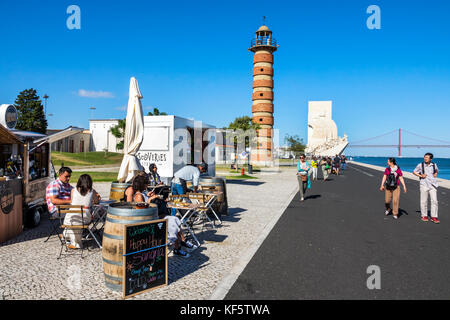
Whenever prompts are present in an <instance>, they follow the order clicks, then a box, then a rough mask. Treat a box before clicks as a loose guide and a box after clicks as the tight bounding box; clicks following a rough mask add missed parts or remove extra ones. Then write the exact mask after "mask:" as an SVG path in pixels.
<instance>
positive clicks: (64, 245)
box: [57, 205, 101, 259]
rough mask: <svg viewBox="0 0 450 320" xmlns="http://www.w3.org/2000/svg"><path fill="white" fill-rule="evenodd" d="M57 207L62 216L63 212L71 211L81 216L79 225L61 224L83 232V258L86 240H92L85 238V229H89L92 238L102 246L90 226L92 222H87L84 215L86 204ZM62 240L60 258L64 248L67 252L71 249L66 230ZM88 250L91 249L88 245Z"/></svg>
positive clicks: (63, 226)
mask: <svg viewBox="0 0 450 320" xmlns="http://www.w3.org/2000/svg"><path fill="white" fill-rule="evenodd" d="M57 208H58V213H59V215H60V216H61V214H67V213H71V214H79V215H80V217H81V220H80V223H81V224H79V225H78V224H77V225H66V224H61V228H62V229H63V230H72V231H73V232H78V233H79V234H81V243H82V245H81V248H80V249H81V258H84V257H83V251H84V241H87V240H90V239H86V238H83V233H84V232H85V231H87V232H88V233H89V234H90V235H91V236H92V238H93V239H94V240H95V242H96V243H97V245H98V247H99V248H101V245H100V243H99V242H98V240H97V238H96V237H95V235H94V234H93V233H92V230H91V229H90V228H89V225H90V223H87V224H86V223H85V222H84V216H85V213H84V211H85V209H84V206H82V205H59V206H57ZM60 240H61V250H60V252H59V256H58V259H60V258H61V255H62V250H63V248H65V252H67V251H68V250H69V248H68V243H67V239H66V236H65V232H62V233H61V237H60ZM88 250H89V247H88ZM68 255H70V254H68Z"/></svg>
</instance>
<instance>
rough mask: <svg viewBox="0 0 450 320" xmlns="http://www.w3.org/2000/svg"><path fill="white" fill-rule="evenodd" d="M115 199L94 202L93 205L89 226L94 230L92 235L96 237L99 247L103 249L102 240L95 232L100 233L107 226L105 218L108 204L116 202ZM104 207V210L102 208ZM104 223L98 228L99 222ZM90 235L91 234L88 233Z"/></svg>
mask: <svg viewBox="0 0 450 320" xmlns="http://www.w3.org/2000/svg"><path fill="white" fill-rule="evenodd" d="M114 202H115V200H100V202H99V203H98V204H94V205H93V206H92V208H93V209H92V219H93V220H92V222H91V224H90V226H89V230H90V231H91V232H92V236H93V238H94V241H95V242H96V243H97V245H98V246H99V248H100V249H101V248H102V246H101V245H100V242H99V241H98V239H97V238H96V237H95V234H98V233H100V232H101V231H102V230H103V227H104V226H105V219H106V215H107V214H108V210H107V208H108V206H109V205H110V204H111V203H114ZM102 209H104V210H102ZM100 223H101V224H102V225H101V227H100V228H98V225H99V224H100ZM88 236H89V235H88ZM88 236H87V237H86V240H88Z"/></svg>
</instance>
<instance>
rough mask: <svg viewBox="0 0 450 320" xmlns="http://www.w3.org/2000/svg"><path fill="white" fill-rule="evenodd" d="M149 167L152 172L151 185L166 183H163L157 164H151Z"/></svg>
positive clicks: (150, 176) (150, 174)
mask: <svg viewBox="0 0 450 320" xmlns="http://www.w3.org/2000/svg"><path fill="white" fill-rule="evenodd" d="M148 169H149V171H150V173H149V174H148V176H149V178H150V185H151V186H159V185H163V184H164V183H162V181H161V177H160V176H159V174H158V168H157V167H156V164H154V163H152V164H150V166H149V168H148Z"/></svg>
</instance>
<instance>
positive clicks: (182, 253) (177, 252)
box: [173, 249, 190, 258]
mask: <svg viewBox="0 0 450 320" xmlns="http://www.w3.org/2000/svg"><path fill="white" fill-rule="evenodd" d="M173 254H175V255H177V256H180V257H183V258H189V257H190V254H189V253H187V252H186V251H183V250H181V249H173Z"/></svg>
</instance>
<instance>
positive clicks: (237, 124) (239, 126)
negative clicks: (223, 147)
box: [227, 116, 260, 160]
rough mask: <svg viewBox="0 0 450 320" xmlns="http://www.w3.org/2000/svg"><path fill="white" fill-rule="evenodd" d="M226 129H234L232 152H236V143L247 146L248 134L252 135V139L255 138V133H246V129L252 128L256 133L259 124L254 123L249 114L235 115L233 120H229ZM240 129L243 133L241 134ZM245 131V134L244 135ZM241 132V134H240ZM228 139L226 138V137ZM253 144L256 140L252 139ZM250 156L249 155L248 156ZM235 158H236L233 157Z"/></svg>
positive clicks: (248, 142)
mask: <svg viewBox="0 0 450 320" xmlns="http://www.w3.org/2000/svg"><path fill="white" fill-rule="evenodd" d="M228 129H231V130H235V134H236V135H235V136H234V141H233V142H234V154H235V155H236V154H237V146H238V144H241V145H242V144H244V143H245V147H246V148H247V147H249V145H250V141H249V140H250V136H252V138H253V139H256V134H255V135H248V133H249V131H248V130H253V131H255V132H256V133H257V130H258V129H260V126H259V124H257V123H254V122H253V120H252V118H251V117H249V116H243V117H237V118H236V119H234V121H233V122H231V123H230V124H229V125H228ZM240 130H242V131H243V132H244V134H243V135H242V131H240ZM245 132H247V135H245ZM240 133H241V134H240ZM227 140H228V139H227ZM252 142H253V144H255V142H256V141H252ZM249 157H250V156H249ZM235 160H236V159H235Z"/></svg>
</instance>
